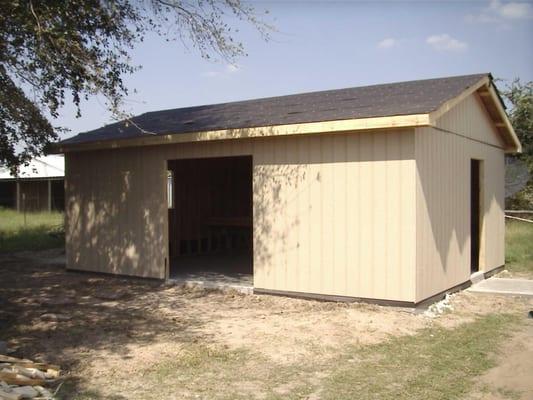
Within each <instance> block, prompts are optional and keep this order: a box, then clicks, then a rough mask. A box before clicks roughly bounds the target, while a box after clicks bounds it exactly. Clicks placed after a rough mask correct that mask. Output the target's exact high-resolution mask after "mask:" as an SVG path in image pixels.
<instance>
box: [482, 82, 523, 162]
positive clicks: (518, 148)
mask: <svg viewBox="0 0 533 400" xmlns="http://www.w3.org/2000/svg"><path fill="white" fill-rule="evenodd" d="M486 89H487V91H488V92H489V93H490V99H491V101H492V102H493V103H494V105H495V107H496V109H497V110H498V114H499V117H500V118H501V121H494V122H495V124H496V126H497V127H500V126H498V124H503V127H504V128H505V132H507V134H508V136H509V137H510V139H511V141H512V143H513V144H514V148H511V149H506V150H505V152H506V153H521V152H522V143H520V139H518V136H516V132H515V131H514V128H513V125H512V124H511V121H509V117H508V116H507V113H506V112H505V109H504V108H503V105H502V103H501V101H500V97H499V96H498V94H497V93H496V89H494V85H492V84H490V83H489V85H488V87H487V88H486Z"/></svg>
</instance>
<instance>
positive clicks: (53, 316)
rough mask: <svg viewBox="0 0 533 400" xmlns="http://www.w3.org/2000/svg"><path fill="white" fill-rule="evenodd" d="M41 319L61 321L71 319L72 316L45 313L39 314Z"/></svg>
mask: <svg viewBox="0 0 533 400" xmlns="http://www.w3.org/2000/svg"><path fill="white" fill-rule="evenodd" d="M41 319H42V320H43V321H52V322H63V321H69V320H71V319H72V317H71V316H70V315H66V314H54V313H46V314H43V315H41Z"/></svg>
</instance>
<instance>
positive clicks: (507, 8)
mask: <svg viewBox="0 0 533 400" xmlns="http://www.w3.org/2000/svg"><path fill="white" fill-rule="evenodd" d="M498 3H499V2H498ZM497 12H498V13H499V14H500V15H501V16H502V17H504V18H509V19H521V18H531V17H532V15H533V8H532V7H531V4H529V3H505V4H500V5H499V7H498V8H497Z"/></svg>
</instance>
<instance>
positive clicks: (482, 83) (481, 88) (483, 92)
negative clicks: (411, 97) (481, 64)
mask: <svg viewBox="0 0 533 400" xmlns="http://www.w3.org/2000/svg"><path fill="white" fill-rule="evenodd" d="M476 92H477V93H478V94H479V95H480V96H482V97H483V98H485V99H486V98H490V101H492V102H493V103H494V105H495V107H496V108H497V110H498V116H499V117H500V119H501V121H495V120H494V118H493V117H491V118H492V119H493V123H494V126H495V127H496V128H502V127H503V128H505V129H504V130H505V132H506V133H507V135H508V136H509V138H510V139H511V142H512V143H513V145H514V147H512V148H506V149H505V152H506V153H515V152H516V153H521V152H522V145H521V143H520V140H519V139H518V137H517V136H516V133H515V131H514V129H513V126H512V125H511V122H510V121H509V118H508V117H507V113H506V112H505V110H504V108H503V106H502V104H501V101H500V98H499V96H498V94H497V93H496V90H495V89H494V85H493V84H492V82H491V80H490V78H489V77H488V76H486V77H484V78H482V79H480V80H479V82H477V83H476V84H475V85H473V86H471V87H469V88H468V89H466V90H465V91H463V92H462V93H461V94H460V95H458V96H456V97H454V98H453V99H450V100H448V101H447V102H445V103H444V104H442V105H441V106H440V107H439V108H438V109H437V110H435V111H433V112H431V113H430V114H429V121H430V124H431V125H432V126H436V124H437V120H438V119H439V118H440V117H442V116H443V115H444V114H446V113H447V112H448V111H450V110H451V109H452V108H453V107H455V106H456V105H457V104H459V103H460V102H461V101H463V100H465V99H466V98H467V97H468V96H470V95H472V94H474V93H476ZM502 121H503V122H502ZM498 132H500V129H498ZM504 140H505V139H504Z"/></svg>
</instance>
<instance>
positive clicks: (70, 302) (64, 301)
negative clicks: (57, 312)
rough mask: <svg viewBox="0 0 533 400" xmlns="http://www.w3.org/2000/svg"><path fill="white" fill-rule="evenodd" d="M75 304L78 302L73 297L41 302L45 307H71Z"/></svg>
mask: <svg viewBox="0 0 533 400" xmlns="http://www.w3.org/2000/svg"><path fill="white" fill-rule="evenodd" d="M73 304H76V300H75V299H73V298H72V297H59V298H55V299H48V300H44V301H42V302H41V305H43V306H49V307H54V306H71V305H73Z"/></svg>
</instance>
